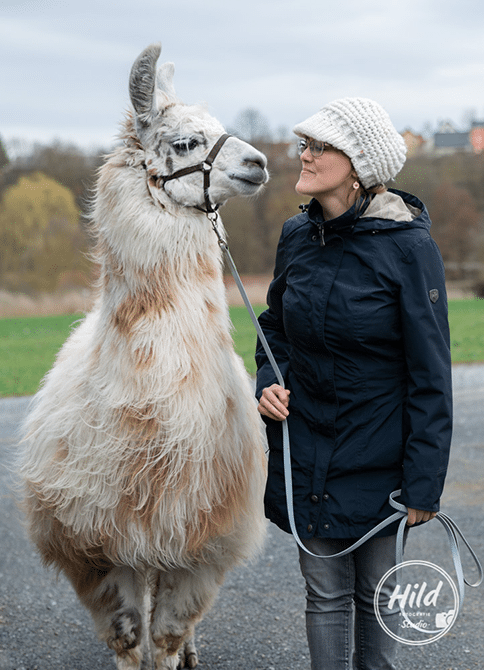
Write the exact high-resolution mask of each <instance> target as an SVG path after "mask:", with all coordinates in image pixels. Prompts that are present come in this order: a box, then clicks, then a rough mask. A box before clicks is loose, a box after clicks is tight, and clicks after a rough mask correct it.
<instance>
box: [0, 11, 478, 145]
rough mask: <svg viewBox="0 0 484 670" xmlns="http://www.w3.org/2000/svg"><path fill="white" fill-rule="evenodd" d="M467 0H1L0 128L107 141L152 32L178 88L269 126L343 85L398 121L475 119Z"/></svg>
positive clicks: (302, 113) (11, 140)
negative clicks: (250, 112) (255, 115)
mask: <svg viewBox="0 0 484 670" xmlns="http://www.w3.org/2000/svg"><path fill="white" fill-rule="evenodd" d="M483 35H484V3H482V2H480V1H479V0H459V1H457V0H395V1H394V0H365V2H362V1H361V0H329V1H328V0H141V1H140V2H138V1H137V0H117V1H116V2H110V1H108V0H75V1H74V0H0V64H1V65H0V137H1V138H2V140H3V142H4V144H5V145H6V146H7V149H8V150H10V151H11V152H15V151H20V150H21V147H22V143H24V144H25V143H29V142H41V143H48V142H51V141H53V140H60V141H62V142H66V143H73V144H76V145H78V146H80V147H82V148H85V149H91V148H92V149H94V148H100V147H102V148H109V147H110V146H111V145H112V144H113V143H114V142H115V140H116V135H117V132H118V131H119V125H120V122H121V121H122V119H123V116H124V113H125V111H126V109H127V108H128V106H129V97H128V76H129V71H130V68H131V65H132V63H133V62H134V60H135V59H136V57H137V56H138V54H139V53H140V52H141V51H142V50H143V49H144V48H145V47H146V46H147V45H148V44H150V43H152V42H160V43H161V45H162V54H161V57H160V62H162V61H171V62H173V63H175V80H174V81H175V87H176V90H177V94H178V97H179V98H181V99H182V100H183V101H184V102H187V103H199V102H204V103H206V104H207V106H208V109H209V111H210V112H211V113H212V114H213V115H214V116H216V117H217V118H218V119H219V120H220V121H221V122H222V123H223V124H224V125H225V126H226V127H229V128H230V127H233V126H234V124H235V122H236V119H237V116H238V115H239V114H240V113H241V112H242V111H244V110H246V109H256V110H258V111H259V112H260V114H262V115H263V116H264V117H265V119H266V120H267V122H268V124H269V127H270V128H271V130H272V131H273V132H274V133H278V132H279V131H280V129H282V128H285V129H287V130H288V131H290V130H291V129H292V127H293V126H294V125H295V124H296V123H298V122H300V121H302V120H304V119H305V118H307V117H308V116H310V115H312V114H314V113H315V112H316V111H317V110H318V109H320V108H321V107H322V106H323V105H324V104H325V103H327V102H330V101H331V100H334V99H336V98H340V97H345V96H363V97H368V98H372V99H374V100H377V101H378V102H379V103H380V104H381V105H383V107H385V109H386V110H387V111H388V113H389V114H390V117H391V119H392V120H393V122H394V124H395V126H396V127H397V129H398V130H400V131H403V130H404V129H406V128H411V129H413V130H414V131H418V132H420V131H422V130H424V129H427V130H429V129H430V128H431V129H433V130H435V128H436V126H437V124H438V123H439V122H440V121H442V120H447V119H449V120H451V121H453V122H454V124H455V125H456V126H457V127H458V128H462V127H464V125H465V119H467V118H469V116H470V115H474V116H475V117H476V118H480V119H482V118H484V37H483Z"/></svg>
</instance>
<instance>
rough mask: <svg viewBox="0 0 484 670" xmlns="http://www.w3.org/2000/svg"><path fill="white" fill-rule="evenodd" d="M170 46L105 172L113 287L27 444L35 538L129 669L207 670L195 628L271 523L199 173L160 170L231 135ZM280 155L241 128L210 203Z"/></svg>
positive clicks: (141, 88) (105, 262) (55, 372)
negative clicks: (195, 98) (170, 56)
mask: <svg viewBox="0 0 484 670" xmlns="http://www.w3.org/2000/svg"><path fill="white" fill-rule="evenodd" d="M159 54H160V47H159V46H158V45H152V46H151V47H148V49H146V50H145V51H144V52H143V53H142V54H141V55H140V57H139V58H138V59H137V61H136V62H135V64H134V65H133V69H132V73H131V79H130V94H131V100H132V103H133V108H134V109H133V112H132V113H130V114H129V115H128V118H127V120H126V124H125V129H124V133H123V135H122V139H123V141H124V143H123V146H121V147H120V148H118V149H116V150H115V151H114V153H113V154H112V155H111V156H109V157H108V159H107V161H106V163H105V165H104V166H103V167H102V168H101V170H100V174H99V180H98V186H97V191H96V196H95V201H94V207H93V214H92V221H93V228H94V230H95V234H96V237H97V254H98V258H99V262H100V267H101V276H100V280H99V286H100V291H99V297H98V300H97V302H96V305H95V307H94V309H93V310H92V311H91V312H90V313H89V314H88V315H87V316H86V317H85V319H84V320H83V321H82V322H81V323H80V324H79V325H78V327H77V328H76V329H75V330H74V331H73V332H72V334H71V336H70V337H69V339H68V340H67V342H66V343H65V345H64V347H63V348H62V350H61V352H60V353H59V355H58V357H57V361H56V363H55V365H54V367H53V369H52V370H51V371H50V372H49V373H48V375H47V376H46V378H45V379H44V381H43V385H42V387H41V389H40V391H39V392H38V393H37V395H36V397H35V399H34V401H33V408H32V411H31V413H30V415H29V417H28V419H27V426H26V431H27V433H28V436H27V438H26V440H25V442H24V448H23V453H22V455H21V460H22V463H21V472H22V475H23V479H24V481H25V484H26V490H27V494H26V510H27V515H28V519H29V524H30V534H31V537H32V539H33V541H34V542H35V543H36V544H37V546H38V549H39V551H40V553H41V556H42V558H43V560H44V562H45V563H47V564H53V565H55V566H56V567H57V568H58V569H59V570H62V571H64V572H65V574H66V575H67V576H68V577H69V579H70V580H71V582H72V584H73V586H74V588H75V589H76V591H77V593H78V596H79V598H80V600H81V601H82V602H83V604H84V605H85V606H86V607H88V608H89V609H90V611H91V613H92V616H93V618H94V621H95V624H96V627H97V630H98V633H99V635H100V637H101V638H102V639H104V640H105V641H106V642H107V643H108V645H109V646H110V647H111V648H112V649H114V651H115V652H116V662H117V667H118V668H121V669H128V668H129V669H130V670H135V669H139V668H148V667H150V668H151V660H150V655H152V656H153V660H154V663H155V667H156V668H157V669H162V668H163V669H164V668H166V669H171V670H173V668H176V667H177V663H178V662H179V658H180V662H181V663H182V664H184V663H185V661H186V662H187V663H188V664H189V666H190V667H195V665H196V663H197V654H196V650H195V647H194V645H193V627H194V624H195V623H196V622H197V621H199V620H200V619H201V618H202V616H203V614H204V613H205V611H206V610H207V609H208V608H209V607H210V605H211V604H212V602H213V600H214V598H215V596H216V594H217V591H218V589H219V587H220V584H221V583H222V581H223V577H224V573H225V572H226V571H227V570H228V569H230V568H232V567H233V566H234V565H236V564H238V563H239V562H240V561H243V560H245V559H247V558H249V557H251V556H252V555H254V553H255V552H256V551H257V549H258V548H259V547H260V546H261V543H262V540H263V535H264V529H265V522H264V519H263V509H262V497H263V486H264V482H265V456H264V447H263V430H262V427H261V426H262V424H261V420H260V417H259V416H258V414H257V411H256V404H255V401H254V398H253V391H252V387H251V383H250V380H249V378H248V375H247V374H246V372H245V369H244V367H243V364H242V361H241V360H240V358H239V357H238V356H237V355H236V354H235V353H234V350H233V342H232V339H231V336H230V329H231V324H230V320H229V314H228V307H227V304H226V298H225V290H224V285H223V279H222V259H221V252H220V249H219V246H218V243H217V238H216V236H215V234H214V232H213V230H212V228H211V223H210V221H209V220H208V217H207V216H206V215H205V214H204V213H203V212H202V211H200V210H199V209H196V208H195V207H196V206H203V203H204V198H203V189H202V174H201V173H200V172H196V173H194V174H191V175H188V176H184V177H181V178H178V179H174V180H172V181H168V182H167V183H166V185H165V188H163V187H161V186H160V182H159V181H158V176H159V175H168V174H172V173H173V172H175V171H176V170H178V169H180V168H181V167H184V166H188V165H193V164H196V163H199V162H200V161H202V160H203V159H204V158H205V157H206V155H207V154H208V152H209V151H210V149H211V147H212V146H213V144H214V143H215V142H216V140H217V139H218V138H219V137H220V135H222V134H223V132H224V130H223V128H222V126H221V125H220V124H219V123H218V122H217V121H216V120H215V119H213V118H212V117H211V116H209V115H208V113H207V112H206V110H205V109H203V108H201V107H198V106H187V105H184V104H182V103H181V102H179V101H178V100H177V98H176V96H175V93H174V89H173V85H172V82H171V77H172V75H173V66H172V65H171V64H165V65H164V66H162V67H161V68H160V69H159V72H158V78H157V79H156V62H157V59H158V57H159ZM197 143H198V144H197ZM265 166H266V161H265V158H264V156H263V155H262V154H260V153H259V152H258V151H256V150H255V149H254V148H253V147H251V146H250V145H248V144H246V143H245V142H242V141H241V140H238V139H236V138H233V137H231V138H229V139H228V140H227V141H226V143H225V144H224V146H223V147H222V149H221V151H220V153H219V154H218V156H217V158H216V160H215V162H214V165H213V170H212V173H211V187H210V198H211V200H212V202H213V203H217V204H220V203H222V202H223V201H225V200H226V199H227V198H228V197H230V196H233V195H236V194H246V195H250V194H253V193H255V192H256V191H257V190H258V189H259V188H260V186H261V184H263V183H264V182H265V181H267V171H266V169H265ZM218 226H219V227H221V222H220V219H219V221H218ZM147 587H149V597H148V600H147V601H146V592H147ZM143 599H144V600H143ZM143 603H144V604H143ZM150 647H151V649H150Z"/></svg>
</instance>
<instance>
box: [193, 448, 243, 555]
mask: <svg viewBox="0 0 484 670" xmlns="http://www.w3.org/2000/svg"><path fill="white" fill-rule="evenodd" d="M252 460H253V459H252V454H251V455H250V462H248V463H246V464H245V467H244V468H243V470H242V471H238V470H235V469H234V470H231V471H229V470H228V469H227V468H226V467H224V465H223V464H222V463H221V461H220V458H218V457H217V456H216V457H215V458H214V459H213V460H212V461H211V462H210V465H209V467H210V469H211V470H212V472H213V474H214V475H215V478H216V486H215V489H216V490H217V491H220V492H221V494H220V499H219V500H218V501H214V503H213V505H212V507H211V509H209V510H205V509H200V510H199V511H198V519H197V522H196V523H194V524H191V525H190V526H189V527H188V528H187V538H188V541H187V546H188V550H189V551H190V552H192V553H194V554H197V553H199V552H200V551H201V550H202V549H203V546H204V545H205V544H206V543H207V541H208V540H209V539H210V538H215V537H219V536H223V535H227V534H228V533H230V532H231V530H232V529H233V527H234V524H235V522H236V521H237V519H238V518H240V515H241V513H242V510H243V508H244V506H245V499H246V496H247V491H248V476H249V475H248V473H250V472H251V471H252V469H251V466H252ZM213 474H212V476H213ZM207 477H209V475H207Z"/></svg>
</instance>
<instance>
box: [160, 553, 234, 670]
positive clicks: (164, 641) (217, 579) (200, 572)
mask: <svg viewBox="0 0 484 670" xmlns="http://www.w3.org/2000/svg"><path fill="white" fill-rule="evenodd" d="M222 581H223V570H221V569H220V568H219V567H216V566H213V565H207V564H200V565H197V566H194V568H192V569H191V570H182V569H179V570H172V571H169V572H160V573H158V580H157V585H156V592H155V599H154V609H153V615H152V624H151V635H152V639H153V644H154V652H153V657H154V661H155V668H156V670H176V668H177V667H184V666H185V665H186V666H188V667H189V668H195V667H196V665H197V664H198V655H197V650H196V648H195V641H194V629H195V624H196V623H197V622H198V621H200V620H201V619H202V617H203V615H204V614H205V612H206V611H207V610H208V609H209V608H210V607H211V606H212V603H213V601H214V599H215V597H216V595H217V593H218V590H219V588H220V585H221V584H222Z"/></svg>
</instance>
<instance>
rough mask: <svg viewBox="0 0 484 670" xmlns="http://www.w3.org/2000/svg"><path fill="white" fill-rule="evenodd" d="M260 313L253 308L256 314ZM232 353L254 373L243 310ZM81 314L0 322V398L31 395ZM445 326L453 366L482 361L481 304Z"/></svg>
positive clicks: (235, 312) (454, 311) (238, 312)
mask: <svg viewBox="0 0 484 670" xmlns="http://www.w3.org/2000/svg"><path fill="white" fill-rule="evenodd" d="M263 309H264V307H262V306H255V307H254V310H255V312H256V314H257V315H258V314H260V312H261V311H262V310H263ZM230 315H231V318H232V322H233V324H234V331H233V337H234V341H235V348H236V351H237V353H238V354H239V355H240V356H242V358H243V359H244V362H245V365H246V367H247V370H248V371H249V372H250V374H255V362H254V349H255V341H256V334H255V330H254V326H253V325H252V322H251V320H250V317H249V315H248V313H247V311H246V309H245V307H231V308H230ZM79 318H80V315H75V314H74V315H73V314H69V315H65V316H45V317H28V318H16V319H0V396H12V395H18V396H21V395H31V394H33V393H35V392H36V390H37V388H38V386H39V382H40V380H41V378H42V377H43V376H44V374H45V373H46V372H47V371H48V370H49V369H50V368H51V367H52V364H53V362H54V359H55V356H56V354H57V352H58V351H59V349H60V347H61V346H62V344H63V342H64V341H65V340H66V338H67V336H68V335H69V332H70V330H71V328H72V325H73V324H74V323H75V322H76V321H78V320H79ZM449 322H450V332H451V342H452V361H453V362H454V363H475V362H484V300H479V299H475V300H451V301H450V302H449Z"/></svg>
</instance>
